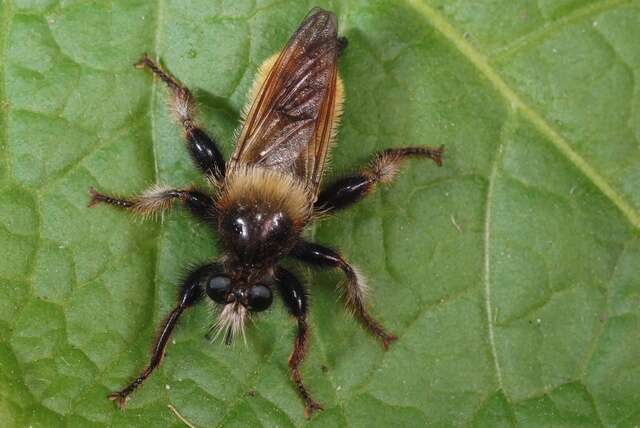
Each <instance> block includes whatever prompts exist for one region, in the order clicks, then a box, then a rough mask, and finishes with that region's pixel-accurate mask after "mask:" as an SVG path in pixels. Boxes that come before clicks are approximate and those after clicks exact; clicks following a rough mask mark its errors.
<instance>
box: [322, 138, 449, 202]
mask: <svg viewBox="0 0 640 428" xmlns="http://www.w3.org/2000/svg"><path fill="white" fill-rule="evenodd" d="M443 151H444V147H443V146H440V147H436V148H434V147H402V148H398V149H387V150H384V151H382V152H379V153H377V154H376V156H375V157H374V158H373V161H371V163H370V164H369V166H368V167H367V168H366V169H365V170H363V171H362V172H360V173H357V174H354V175H349V176H346V177H343V178H341V179H338V180H337V181H335V182H334V183H331V184H330V185H329V186H328V187H327V188H325V189H324V190H323V191H322V192H320V194H319V195H318V200H317V201H316V203H315V208H316V209H317V210H318V211H321V212H332V211H336V210H339V209H342V208H347V207H349V206H351V205H353V204H355V203H356V202H358V201H360V200H361V199H362V198H364V197H365V196H367V195H368V194H369V193H371V191H373V190H374V189H375V187H376V185H377V184H378V183H389V182H391V181H392V180H393V178H394V177H395V176H396V175H397V174H398V172H399V171H400V166H401V164H402V162H404V161H405V160H407V159H409V158H423V159H431V160H433V161H434V162H435V163H436V165H438V166H442V153H443Z"/></svg>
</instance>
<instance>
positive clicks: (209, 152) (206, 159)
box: [136, 54, 226, 181]
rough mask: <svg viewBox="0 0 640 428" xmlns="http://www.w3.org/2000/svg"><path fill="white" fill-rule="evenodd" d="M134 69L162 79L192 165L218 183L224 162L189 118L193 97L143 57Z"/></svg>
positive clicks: (211, 139)
mask: <svg viewBox="0 0 640 428" xmlns="http://www.w3.org/2000/svg"><path fill="white" fill-rule="evenodd" d="M136 67H137V68H148V69H149V70H151V71H152V72H153V74H155V75H156V76H158V77H159V78H160V80H162V81H163V82H164V83H165V84H166V85H167V87H168V88H169V90H170V91H171V95H172V102H171V104H172V106H173V112H174V114H175V116H176V119H177V120H178V121H179V122H180V124H181V125H182V127H183V128H184V131H185V137H186V139H187V146H188V149H189V153H190V155H191V158H192V159H193V162H194V163H195V164H196V166H197V167H198V168H199V169H200V171H201V172H202V173H203V174H204V175H205V177H206V178H207V179H209V180H211V181H219V180H221V179H222V178H223V177H224V174H225V168H226V166H225V162H224V158H223V157H222V153H221V152H220V150H219V149H218V146H217V144H216V141H215V140H214V139H213V138H211V137H209V136H208V135H207V133H206V132H205V131H204V130H202V128H200V127H199V126H198V125H197V124H196V122H195V120H194V119H193V113H194V111H195V109H196V107H195V103H194V101H193V96H192V95H191V92H189V89H187V88H185V87H184V86H182V85H181V84H180V83H178V81H177V80H176V79H175V78H174V77H173V76H171V75H169V74H168V73H167V72H166V71H164V70H163V69H162V67H160V65H158V64H157V63H155V62H154V61H153V60H152V59H151V58H149V57H148V56H147V55H146V54H145V55H144V56H143V57H142V59H140V61H139V62H138V63H137V64H136Z"/></svg>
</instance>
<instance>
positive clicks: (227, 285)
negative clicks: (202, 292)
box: [207, 273, 231, 303]
mask: <svg viewBox="0 0 640 428" xmlns="http://www.w3.org/2000/svg"><path fill="white" fill-rule="evenodd" d="M230 290H231V278H229V276H228V275H225V274H223V273H219V274H216V275H214V276H212V277H211V279H209V282H207V296H209V297H210V298H211V299H212V300H213V301H214V302H217V303H226V302H227V299H226V298H227V293H229V291H230Z"/></svg>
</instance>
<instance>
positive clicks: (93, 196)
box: [87, 187, 101, 208]
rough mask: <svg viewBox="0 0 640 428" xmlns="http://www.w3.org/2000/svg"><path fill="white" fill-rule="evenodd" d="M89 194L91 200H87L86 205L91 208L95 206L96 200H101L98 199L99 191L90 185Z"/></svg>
mask: <svg viewBox="0 0 640 428" xmlns="http://www.w3.org/2000/svg"><path fill="white" fill-rule="evenodd" d="M89 195H91V200H90V201H89V205H87V206H88V207H89V208H93V207H95V206H96V205H97V204H98V202H100V200H101V199H100V196H101V195H100V193H98V191H97V190H96V189H95V188H93V187H90V188H89Z"/></svg>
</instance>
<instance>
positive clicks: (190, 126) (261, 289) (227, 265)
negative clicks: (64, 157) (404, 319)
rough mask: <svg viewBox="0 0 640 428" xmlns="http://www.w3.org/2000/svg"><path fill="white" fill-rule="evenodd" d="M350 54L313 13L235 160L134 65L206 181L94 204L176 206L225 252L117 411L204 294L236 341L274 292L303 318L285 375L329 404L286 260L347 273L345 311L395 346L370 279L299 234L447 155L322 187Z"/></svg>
mask: <svg viewBox="0 0 640 428" xmlns="http://www.w3.org/2000/svg"><path fill="white" fill-rule="evenodd" d="M345 47H346V39H344V38H341V37H338V34H337V23H336V17H335V15H334V14H333V13H331V12H328V11H326V10H322V9H318V8H316V9H313V10H312V11H311V12H310V13H309V14H308V15H307V17H306V18H305V19H304V21H302V24H300V27H299V28H298V29H297V30H296V32H295V33H294V34H293V36H292V37H291V39H290V40H289V42H288V43H287V45H286V46H285V47H284V49H283V50H282V51H281V52H279V53H277V54H275V55H273V56H272V57H271V58H268V59H267V60H266V61H265V62H264V63H263V64H262V66H261V67H260V70H259V72H258V76H257V78H256V81H255V83H254V85H253V88H252V90H251V92H250V95H249V103H248V107H247V108H246V110H245V111H244V112H243V120H242V125H241V127H240V130H239V133H238V134H237V138H236V145H235V150H234V152H233V155H232V156H231V159H229V161H228V162H225V160H224V158H223V156H222V154H221V152H220V150H219V149H218V147H217V145H216V142H215V140H214V139H213V138H211V137H209V136H208V135H207V134H206V133H205V131H203V130H202V129H201V128H200V127H199V125H198V124H197V122H196V121H195V120H194V118H193V113H194V111H195V105H194V100H193V98H192V96H191V93H190V92H189V90H188V89H187V88H186V87H184V86H182V85H181V84H180V83H179V82H178V81H177V80H176V79H175V78H173V77H172V76H171V75H169V74H168V73H166V72H165V71H164V70H163V69H162V68H161V67H160V66H159V65H158V64H157V63H156V62H154V61H153V60H152V59H150V58H149V57H148V56H146V55H145V56H144V57H143V58H142V59H141V61H140V62H139V63H138V64H137V67H139V68H147V69H149V70H151V71H152V72H153V73H154V74H155V75H156V76H157V77H158V78H160V79H161V80H162V81H163V82H164V83H165V84H166V85H167V86H168V88H169V91H170V93H171V102H172V107H173V113H174V115H175V117H176V119H177V121H178V122H179V123H180V124H181V125H182V127H183V128H184V134H185V139H186V145H187V149H188V150H189V153H190V154H191V157H192V159H193V161H194V163H195V165H196V167H197V168H198V169H199V170H200V171H201V172H202V174H203V175H204V177H205V179H206V181H207V182H208V184H209V186H207V188H206V189H199V190H196V189H194V188H189V189H174V188H171V187H165V186H155V187H153V188H151V189H149V190H147V191H145V192H143V193H142V194H141V195H139V196H134V197H130V198H118V197H115V196H109V195H106V194H103V193H98V192H97V191H95V190H93V189H91V203H90V206H94V205H95V204H97V203H107V204H111V205H113V206H116V207H118V208H122V209H125V210H128V211H130V212H132V213H134V214H137V215H141V216H144V217H149V216H153V215H157V214H159V213H161V212H162V211H165V210H167V209H169V208H170V207H171V206H172V205H173V204H174V202H180V203H181V204H182V205H183V206H184V207H186V208H187V209H188V210H189V211H190V212H191V213H192V214H193V215H194V216H195V218H196V219H198V220H200V221H202V222H204V223H206V224H207V225H209V226H210V227H211V228H213V229H214V230H215V231H216V232H217V233H218V235H219V237H220V242H221V244H222V249H223V255H222V257H220V259H219V260H217V261H215V262H213V261H212V262H210V263H207V264H204V265H202V266H199V267H196V268H193V269H191V270H190V271H189V273H188V274H187V275H186V277H185V279H184V281H183V282H182V285H181V288H180V292H179V296H178V302H177V304H176V306H175V308H174V309H173V310H172V311H171V313H170V314H169V315H168V316H167V317H166V318H165V320H164V321H163V322H162V325H161V326H160V329H159V333H158V335H157V337H156V339H155V342H154V346H153V351H152V354H151V359H150V361H149V364H148V365H147V367H146V368H145V369H144V370H143V371H142V373H141V374H140V375H139V376H138V377H137V378H135V379H134V380H133V381H132V382H131V383H130V384H129V385H127V386H125V387H124V388H123V389H122V390H120V391H118V392H115V393H113V394H111V395H110V397H109V398H110V399H112V400H115V401H117V403H118V404H119V405H120V406H121V407H124V405H125V403H126V400H127V397H128V396H129V395H130V394H131V393H132V392H133V391H134V390H135V389H136V388H138V387H139V386H140V385H141V384H142V383H143V382H144V381H145V379H147V378H148V377H149V375H151V373H152V372H153V370H154V369H155V368H156V367H158V365H159V364H160V363H161V360H162V357H163V355H164V352H165V349H166V346H167V343H168V341H169V338H170V336H171V333H172V331H173V329H174V327H175V326H176V324H177V322H178V319H179V318H180V315H181V314H182V313H183V312H184V310H185V309H187V308H189V307H191V306H193V305H194V304H196V303H197V302H199V301H201V300H203V299H206V298H208V299H210V300H211V301H213V302H215V304H216V305H217V306H218V308H219V314H218V318H217V322H216V323H215V324H214V326H213V329H214V330H215V331H216V332H217V333H218V334H221V335H222V337H224V340H225V341H226V342H227V343H228V342H230V341H231V340H232V339H233V337H234V336H235V335H237V334H244V326H245V324H246V322H247V318H248V317H249V316H250V314H251V313H254V312H260V311H264V310H265V309H267V308H269V306H270V305H271V303H272V301H273V295H274V292H277V293H278V294H279V295H280V297H281V298H282V300H283V301H284V304H285V306H286V307H287V309H288V310H289V312H290V313H291V315H292V316H293V317H294V318H295V320H296V322H297V330H296V335H295V339H294V344H293V352H292V353H291V356H290V358H289V368H290V370H291V377H292V379H293V382H294V383H295V387H296V389H297V391H298V393H299V395H300V397H301V398H302V400H303V401H304V405H305V415H306V416H307V417H309V416H310V415H311V414H312V413H313V412H314V411H315V410H319V409H322V407H321V405H320V404H318V403H317V402H316V401H315V400H314V399H313V398H312V396H311V394H310V393H309V391H308V389H307V387H306V386H305V384H304V382H303V379H302V375H301V373H300V365H301V363H302V361H303V359H304V356H305V353H306V351H307V343H308V339H309V328H308V326H307V321H306V315H307V310H308V304H307V297H306V291H305V287H304V286H303V284H302V283H301V282H300V280H299V279H298V278H297V277H296V276H295V275H294V274H293V273H292V272H290V271H289V270H287V269H285V268H283V267H282V266H281V265H280V264H279V263H280V261H281V260H282V259H283V258H290V259H295V260H298V261H300V262H303V263H307V264H310V265H313V266H316V267H320V268H329V269H338V270H340V271H342V272H343V274H344V275H345V277H346V281H345V282H344V284H343V285H342V288H343V290H344V293H343V294H344V296H343V297H344V301H345V304H346V307H347V308H348V309H349V310H350V311H351V312H352V313H353V315H354V316H355V318H356V319H357V320H358V321H359V322H360V324H361V325H362V326H363V327H364V328H365V329H366V330H367V331H369V332H370V333H371V334H372V335H373V336H374V337H376V338H378V339H379V340H380V342H381V343H382V345H383V346H384V347H385V348H387V347H388V345H389V343H390V342H391V341H393V340H394V339H395V336H393V335H392V334H390V333H389V332H388V331H387V330H385V329H384V327H383V326H382V325H381V324H380V323H379V322H378V321H376V320H375V319H374V318H373V317H372V316H371V315H370V314H369V312H368V310H367V305H366V303H365V297H366V294H367V293H366V291H367V285H366V282H365V279H364V277H363V275H362V274H361V273H360V272H359V271H358V270H357V269H356V268H355V267H354V266H353V265H352V264H350V263H349V262H348V261H347V260H345V258H344V257H343V256H342V255H341V254H340V252H339V251H337V250H335V249H332V248H329V247H326V246H323V245H319V244H317V243H314V242H309V241H308V240H305V239H304V238H303V237H302V233H303V231H304V229H305V227H306V226H308V225H309V224H310V223H311V222H312V221H314V220H315V219H317V218H318V217H319V216H325V215H327V214H331V213H333V212H335V211H337V210H340V209H343V208H346V207H349V206H351V205H353V204H354V203H356V202H358V201H359V200H361V199H362V198H363V197H365V196H366V195H367V194H369V193H370V192H371V191H372V190H373V189H374V188H375V187H376V185H377V184H378V183H388V182H390V181H391V180H392V179H393V178H394V176H395V175H396V174H397V172H398V170H399V168H400V165H401V163H402V162H403V161H404V160H406V159H408V158H426V159H431V160H433V161H434V162H435V163H436V164H437V165H438V166H440V165H441V162H442V151H443V148H442V147H439V148H431V147H426V146H418V147H403V148H392V149H387V150H384V151H382V152H379V153H377V154H376V155H375V156H374V157H373V159H372V161H371V163H370V164H369V165H368V166H367V167H366V168H364V169H362V170H361V171H360V172H356V173H354V174H352V175H348V176H346V177H343V178H340V179H338V180H337V181H335V182H333V183H330V184H329V185H327V186H325V187H324V188H323V189H322V190H320V184H321V181H322V177H323V174H324V171H325V165H326V162H327V155H328V152H329V149H330V147H331V144H332V141H333V139H334V137H335V134H336V129H337V126H338V122H339V119H340V113H341V111H342V103H343V100H344V89H343V83H342V80H341V79H340V77H339V75H338V67H337V65H338V57H339V56H340V55H341V53H342V51H343V50H344V48H345Z"/></svg>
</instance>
